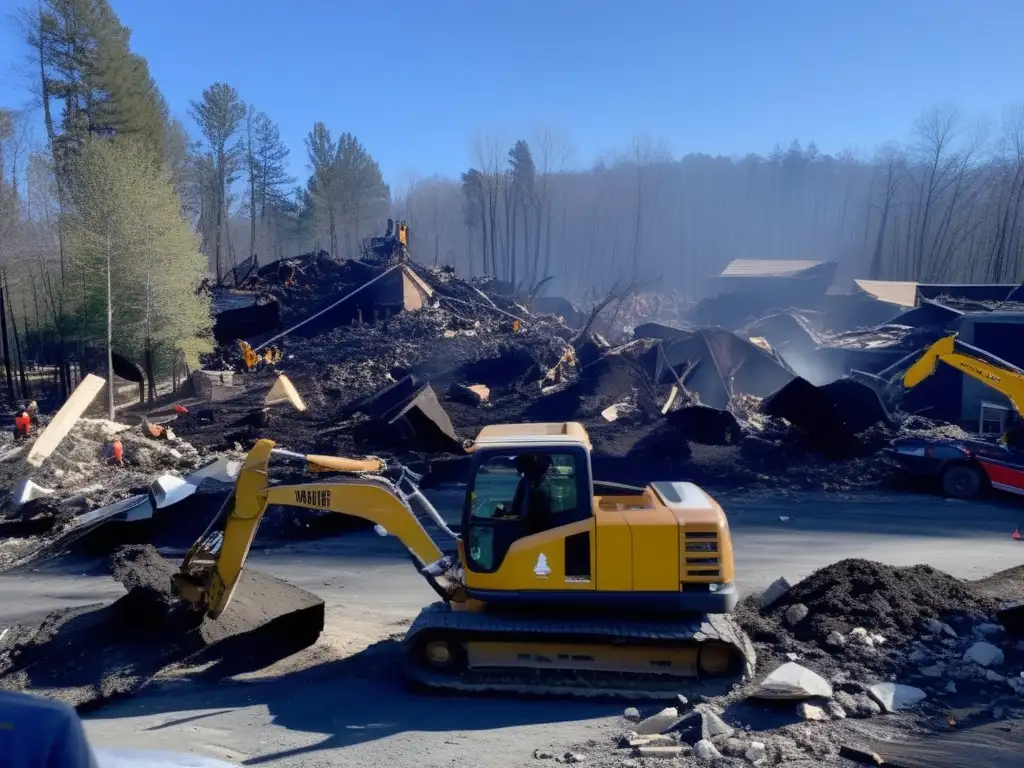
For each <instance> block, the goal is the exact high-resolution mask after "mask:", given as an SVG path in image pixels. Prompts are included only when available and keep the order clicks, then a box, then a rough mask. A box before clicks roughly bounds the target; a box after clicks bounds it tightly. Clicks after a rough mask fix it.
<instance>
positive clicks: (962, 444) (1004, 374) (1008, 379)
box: [891, 335, 1024, 499]
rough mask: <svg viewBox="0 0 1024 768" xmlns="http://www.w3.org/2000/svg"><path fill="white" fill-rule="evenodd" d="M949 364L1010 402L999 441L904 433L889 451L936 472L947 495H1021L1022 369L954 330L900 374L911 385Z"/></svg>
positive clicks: (913, 468) (907, 466)
mask: <svg viewBox="0 0 1024 768" xmlns="http://www.w3.org/2000/svg"><path fill="white" fill-rule="evenodd" d="M940 363H941V364H943V365H948V366H950V367H952V368H955V369H956V370H958V371H961V372H962V373H964V374H966V375H967V376H970V377H972V378H974V379H977V380H978V381H980V382H982V383H983V384H985V385H987V386H989V387H991V388H992V389H993V390H995V391H996V392H999V393H1000V394H1002V395H1003V396H1004V397H1006V399H1007V400H1008V401H1009V403H1010V405H1011V406H1012V407H1013V411H1014V412H1013V413H1012V414H1011V415H1010V419H1011V421H1010V424H1009V427H1008V429H1007V431H1006V433H1005V434H1004V435H1003V436H1002V438H1001V439H1000V440H999V442H998V443H994V442H989V441H985V440H960V439H949V438H933V437H904V438H899V439H898V440H895V441H894V442H893V444H892V448H891V455H892V457H893V458H894V459H895V460H896V461H897V463H898V464H899V465H900V466H901V467H902V468H903V469H904V470H906V471H908V472H910V473H912V474H916V475H919V476H923V477H929V478H934V479H935V480H937V481H938V484H939V485H940V486H941V488H942V490H943V491H944V492H945V493H946V494H947V495H949V496H953V497H955V498H961V499H970V498H974V497H976V496H978V495H979V494H980V493H982V492H983V491H985V490H987V489H988V488H994V489H997V490H1002V491H1008V492H1010V493H1016V494H1022V495H1024V426H1022V424H1021V409H1022V408H1024V370H1021V369H1020V368H1017V367H1016V366H1015V365H1012V364H1010V363H1008V362H1006V361H1005V360H1002V359H1000V358H998V357H995V356H994V355H991V354H989V353H988V352H986V351H985V350H983V349H979V348H977V347H974V346H972V345H970V344H967V343H965V342H963V341H960V340H959V339H958V338H957V337H956V336H955V335H953V336H947V337H945V338H942V339H939V340H938V341H936V342H935V343H934V344H932V345H931V346H930V347H928V348H927V349H926V350H925V351H924V353H923V354H922V355H921V357H920V358H918V359H917V361H915V362H914V364H913V365H911V366H910V368H908V369H907V371H906V373H905V374H904V376H903V386H904V388H906V389H912V388H913V387H916V386H917V385H918V384H920V383H921V382H922V381H924V380H925V379H927V378H928V377H929V376H931V375H932V374H934V373H935V371H936V370H937V369H938V366H939V364H940Z"/></svg>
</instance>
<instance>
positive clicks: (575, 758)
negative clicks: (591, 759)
mask: <svg viewBox="0 0 1024 768" xmlns="http://www.w3.org/2000/svg"><path fill="white" fill-rule="evenodd" d="M586 759H587V758H586V756H585V755H581V754H580V753H579V752H566V753H565V755H563V756H562V762H563V763H569V764H572V763H582V762H583V761H584V760H586Z"/></svg>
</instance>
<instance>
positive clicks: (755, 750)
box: [743, 741, 768, 765]
mask: <svg viewBox="0 0 1024 768" xmlns="http://www.w3.org/2000/svg"><path fill="white" fill-rule="evenodd" d="M743 757H745V758H746V759H747V760H748V761H749V762H751V763H753V764H754V765H757V764H758V763H760V762H761V761H762V760H767V759H768V750H767V748H766V747H765V745H764V742H761V741H752V742H750V746H749V747H747V751H746V752H744V753H743Z"/></svg>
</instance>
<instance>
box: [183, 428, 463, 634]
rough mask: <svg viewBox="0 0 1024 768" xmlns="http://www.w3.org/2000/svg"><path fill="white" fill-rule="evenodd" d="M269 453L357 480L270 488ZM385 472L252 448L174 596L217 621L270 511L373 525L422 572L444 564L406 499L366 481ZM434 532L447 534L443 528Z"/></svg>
mask: <svg viewBox="0 0 1024 768" xmlns="http://www.w3.org/2000/svg"><path fill="white" fill-rule="evenodd" d="M275 453H276V454H278V455H280V456H285V457H288V458H292V459H295V458H299V459H303V460H304V461H305V462H306V463H307V465H308V467H309V469H311V470H313V471H315V472H348V473H360V474H359V475H357V476H355V477H348V478H344V479H342V480H340V481H336V482H327V483H309V484H302V485H278V486H272V485H270V482H269V465H270V459H271V456H272V455H274V454H275ZM383 468H384V464H383V462H381V461H380V460H379V459H372V458H370V459H348V458H342V457H335V456H316V455H309V456H303V455H302V454H295V453H291V452H288V451H276V450H275V449H274V442H273V441H271V440H259V441H257V442H256V445H255V446H253V448H252V450H250V451H249V454H248V456H247V457H246V460H245V463H244V464H243V465H242V468H241V470H240V471H239V475H238V479H237V480H236V482H235V490H234V492H233V493H232V494H231V496H229V497H228V499H227V501H226V502H225V504H224V506H223V507H222V508H221V510H220V512H219V513H218V515H217V517H216V518H214V520H213V522H212V523H211V524H210V526H209V528H207V530H206V531H205V532H204V534H203V535H202V536H201V537H200V538H199V540H198V541H196V543H195V544H193V545H192V548H191V549H190V550H189V551H188V553H187V554H186V556H185V559H184V561H183V563H182V565H181V568H180V570H179V573H178V574H177V575H176V576H175V582H174V586H175V589H176V591H177V592H178V594H179V595H180V596H181V597H183V598H184V599H186V600H188V601H189V602H192V603H195V604H197V605H200V606H202V607H203V609H204V610H205V612H206V613H207V615H209V616H210V618H214V619H215V618H217V617H218V616H220V615H221V614H222V613H223V612H224V610H225V609H227V607H228V605H229V604H230V603H231V597H232V595H233V594H234V590H235V587H236V586H237V584H238V579H239V577H240V576H241V574H242V569H243V567H244V565H245V560H246V557H248V554H249V548H250V547H251V546H252V542H253V539H254V538H255V537H256V531H257V530H258V528H259V525H260V522H261V521H262V520H263V515H264V513H265V512H266V510H267V507H268V506H270V505H280V506H285V507H302V508H305V509H319V510H323V511H325V512H336V513H339V514H347V515H352V516H354V517H359V518H361V519H363V520H367V521H369V522H372V523H374V524H375V525H377V526H380V528H381V529H383V530H384V531H386V532H387V533H389V534H391V535H394V536H395V537H397V538H398V539H399V541H401V542H402V543H403V544H404V545H405V547H406V548H407V549H408V550H409V553H410V554H411V555H412V556H413V558H414V560H415V562H416V563H417V565H418V567H419V568H420V569H421V572H422V570H423V569H425V568H426V567H427V566H429V565H431V564H433V563H436V562H438V561H440V560H442V559H443V558H444V553H443V552H442V551H441V549H440V548H439V547H438V545H437V544H436V543H435V542H434V540H433V539H432V538H431V537H430V535H429V534H428V533H427V532H426V530H425V529H424V527H423V526H422V525H421V524H420V522H419V519H418V518H417V517H416V515H415V514H414V513H413V511H412V509H411V508H410V506H409V504H408V502H407V501H406V496H405V494H404V493H402V491H401V490H400V489H399V488H398V487H397V486H396V485H395V484H394V483H392V482H391V481H389V480H388V479H387V478H385V477H383V476H379V475H374V474H370V473H376V472H380V471H381V470H383ZM435 514H436V513H435ZM439 527H441V528H442V530H444V531H445V532H446V533H449V534H450V533H451V532H450V531H448V530H447V527H446V526H443V521H442V522H441V525H440V526H439ZM452 535H453V536H454V534H452ZM425 575H426V574H425ZM429 580H430V578H429V577H428V581H429ZM432 586H433V584H432Z"/></svg>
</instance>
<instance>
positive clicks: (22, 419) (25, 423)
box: [14, 411, 32, 440]
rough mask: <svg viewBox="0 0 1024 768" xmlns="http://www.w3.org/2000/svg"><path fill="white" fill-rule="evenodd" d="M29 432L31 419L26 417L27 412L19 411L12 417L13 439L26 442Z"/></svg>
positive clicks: (30, 430)
mask: <svg viewBox="0 0 1024 768" xmlns="http://www.w3.org/2000/svg"><path fill="white" fill-rule="evenodd" d="M31 432H32V417H31V416H29V415H28V411H20V412H19V413H18V415H17V416H15V417H14V439H15V440H27V439H28V436H29V435H30V434H31Z"/></svg>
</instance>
